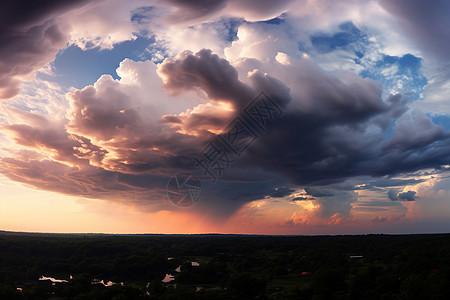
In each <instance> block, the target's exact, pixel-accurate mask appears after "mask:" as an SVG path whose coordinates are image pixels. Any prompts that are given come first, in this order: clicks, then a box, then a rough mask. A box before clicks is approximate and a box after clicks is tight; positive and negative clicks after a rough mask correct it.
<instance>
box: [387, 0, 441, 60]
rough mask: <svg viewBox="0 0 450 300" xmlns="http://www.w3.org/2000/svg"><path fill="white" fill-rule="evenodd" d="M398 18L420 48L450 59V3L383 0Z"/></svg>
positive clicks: (417, 0) (420, 0) (439, 0)
mask: <svg viewBox="0 0 450 300" xmlns="http://www.w3.org/2000/svg"><path fill="white" fill-rule="evenodd" d="M380 4H381V5H382V6H383V7H384V8H385V9H386V10H387V11H388V12H390V13H391V14H393V15H394V16H396V17H397V21H398V23H399V25H400V26H401V28H402V29H403V30H404V31H405V32H406V33H407V34H408V35H409V36H410V37H412V38H413V39H414V40H415V41H416V42H417V44H418V46H419V47H420V48H421V49H423V50H425V51H427V52H429V53H432V54H433V55H435V56H436V57H437V58H439V59H443V60H445V61H447V60H448V59H450V52H449V51H448V49H449V48H450V31H449V30H448V28H450V19H449V18H448V15H449V14H450V3H449V2H448V1H446V0H435V1H423V0H399V1H389V0H380Z"/></svg>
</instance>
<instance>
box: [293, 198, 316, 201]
mask: <svg viewBox="0 0 450 300" xmlns="http://www.w3.org/2000/svg"><path fill="white" fill-rule="evenodd" d="M305 200H314V198H306V197H295V198H294V199H292V200H291V201H305Z"/></svg>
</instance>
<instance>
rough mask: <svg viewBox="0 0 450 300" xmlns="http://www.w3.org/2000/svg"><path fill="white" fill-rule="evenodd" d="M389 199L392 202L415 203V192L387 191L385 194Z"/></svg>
mask: <svg viewBox="0 0 450 300" xmlns="http://www.w3.org/2000/svg"><path fill="white" fill-rule="evenodd" d="M387 195H388V197H389V199H391V200H392V201H415V200H416V192H414V191H407V192H404V193H403V192H402V193H399V192H398V190H389V191H388V193H387Z"/></svg>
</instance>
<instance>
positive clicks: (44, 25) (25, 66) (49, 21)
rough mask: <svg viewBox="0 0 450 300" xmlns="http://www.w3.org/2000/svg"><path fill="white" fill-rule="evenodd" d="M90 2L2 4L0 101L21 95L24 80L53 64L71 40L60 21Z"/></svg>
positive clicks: (49, 1) (7, 1)
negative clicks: (55, 57) (72, 10)
mask: <svg viewBox="0 0 450 300" xmlns="http://www.w3.org/2000/svg"><path fill="white" fill-rule="evenodd" d="M87 2H88V1H56V0H47V1H23V0H19V1H11V0H6V1H2V2H1V3H0V45H1V47H0V99H7V98H11V97H13V96H15V95H17V94H18V93H19V85H20V80H21V79H22V78H21V77H26V76H30V75H32V74H33V72H35V71H36V70H38V69H39V68H41V67H43V66H45V65H46V64H48V63H49V62H51V61H52V60H53V58H54V56H55V54H56V53H57V52H58V50H59V49H61V48H63V47H65V45H66V43H67V42H68V41H69V38H70V37H69V35H68V34H67V28H65V27H64V26H63V25H61V24H60V23H59V22H58V20H57V18H58V17H60V16H61V15H62V14H64V13H65V12H67V11H70V10H71V9H73V8H76V7H80V6H82V5H84V4H85V3H87Z"/></svg>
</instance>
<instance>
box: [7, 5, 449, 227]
mask: <svg viewBox="0 0 450 300" xmlns="http://www.w3.org/2000/svg"><path fill="white" fill-rule="evenodd" d="M119 2H120V3H119ZM401 2H402V1H401ZM380 3H381V6H380ZM399 3H400V2H399ZM400 4H401V3H400ZM400 4H398V3H396V4H391V3H387V2H385V1H367V2H365V4H360V2H358V1H354V0H348V1H340V2H339V3H333V4H329V2H327V1H297V2H295V1H262V2H261V1H231V0H230V1H200V2H192V1H181V0H173V1H167V2H162V1H153V2H149V3H145V4H144V2H141V1H137V2H135V3H134V4H124V3H123V2H122V1H105V2H101V3H98V4H93V3H92V2H86V3H85V2H81V1H80V2H77V3H75V4H73V5H72V6H65V5H63V4H59V2H58V4H56V2H48V4H47V2H46V4H45V5H44V6H42V8H39V10H38V11H33V10H32V9H31V8H30V10H29V12H28V13H27V12H26V11H25V12H23V13H24V15H23V18H15V19H18V20H28V21H26V22H25V21H23V22H22V21H20V22H17V23H14V22H13V21H11V20H10V21H5V27H4V29H1V33H2V34H1V36H0V41H1V42H2V44H4V45H5V46H4V47H3V48H2V50H0V54H2V57H1V58H0V62H1V64H0V68H1V70H2V72H1V74H2V75H0V92H1V93H2V95H0V96H1V97H3V98H9V97H12V96H14V95H15V94H17V93H18V87H19V85H18V84H19V82H20V80H23V79H27V78H31V76H32V75H33V73H34V72H35V71H36V70H38V69H40V68H42V67H43V66H45V65H47V64H48V63H49V62H51V61H52V60H53V58H54V56H55V54H56V53H57V52H58V51H59V50H60V49H62V48H65V47H66V45H67V44H68V43H69V44H73V45H78V46H79V47H80V48H82V49H84V50H86V49H93V48H96V49H97V50H98V51H99V52H101V51H108V50H105V49H113V48H114V47H115V46H116V45H117V44H118V43H120V42H123V41H126V40H133V39H135V38H136V36H137V35H139V34H142V35H147V37H149V36H151V35H154V36H153V39H154V40H155V41H156V46H155V48H154V49H153V50H155V49H156V48H157V51H159V50H161V51H162V52H161V53H163V54H161V53H159V54H161V55H160V56H158V60H155V61H162V62H161V63H159V64H155V63H153V62H152V61H151V60H148V61H140V62H135V61H132V60H130V59H124V60H123V61H122V62H121V64H120V66H119V68H118V69H117V75H118V76H119V77H120V79H114V78H117V77H113V76H111V75H103V76H101V77H100V78H99V79H98V80H97V81H96V83H95V84H93V85H90V86H86V87H84V88H80V89H74V88H72V89H71V90H69V91H68V93H67V95H66V98H65V99H64V100H61V105H60V106H58V108H59V109H60V111H59V113H58V114H57V115H58V117H53V109H52V110H50V109H49V110H40V109H36V108H35V107H32V106H29V105H23V103H20V99H21V98H20V97H18V98H17V99H16V100H15V101H16V102H11V105H10V107H9V110H8V113H9V114H11V115H12V117H11V116H8V117H4V116H3V115H0V119H1V121H2V122H3V123H4V124H2V127H1V130H2V132H3V133H4V134H5V136H7V137H8V138H9V139H10V140H11V141H13V142H14V144H15V145H16V146H17V147H20V148H23V149H25V151H23V149H22V151H19V150H18V149H14V151H13V152H11V153H12V154H11V155H10V156H9V157H6V155H4V157H2V158H1V160H0V171H1V172H2V174H4V175H5V176H7V177H8V178H10V179H12V180H15V181H19V182H23V183H25V184H27V185H30V186H34V187H35V188H38V189H44V190H50V191H56V192H60V193H65V194H70V195H81V196H83V197H91V198H98V199H108V200H116V201H127V197H128V199H130V200H129V201H130V202H132V203H133V204H135V205H142V206H146V205H148V206H149V207H151V208H152V209H154V210H158V209H161V208H164V209H167V206H166V205H165V204H162V203H163V200H164V198H165V189H166V185H167V181H168V179H169V178H170V177H171V176H173V175H176V174H178V173H186V172H187V173H189V172H195V171H199V170H198V169H197V170H196V167H198V164H197V165H196V163H195V161H194V157H196V156H199V155H203V154H205V153H202V149H205V146H207V145H208V142H210V141H213V140H214V139H215V138H217V139H218V136H219V135H221V134H226V133H227V132H226V130H229V129H230V127H227V126H228V125H230V126H232V125H233V123H231V122H232V121H233V120H235V118H236V117H238V116H239V117H242V118H244V119H245V116H246V113H248V112H247V111H246V110H245V108H246V106H247V105H248V104H249V103H251V101H252V100H253V99H254V98H255V96H256V95H258V93H259V92H261V91H264V92H265V95H267V96H268V97H269V98H270V99H271V100H273V101H274V103H276V104H277V106H278V109H280V110H282V111H281V112H280V113H279V114H278V115H277V118H276V119H273V120H271V121H270V122H267V124H268V125H267V126H266V127H264V128H261V127H258V125H255V124H256V123H251V122H249V119H245V120H244V122H249V123H246V126H248V127H250V131H254V132H253V134H254V135H255V136H256V137H257V138H255V140H254V141H253V143H252V144H251V145H250V146H249V147H248V148H247V149H246V151H244V152H243V153H240V154H239V155H235V156H234V157H233V161H232V164H231V167H230V168H229V170H228V169H227V170H226V172H225V171H224V174H223V176H222V177H221V178H219V180H217V182H208V183H206V182H205V185H204V187H203V195H204V199H205V203H204V204H199V205H200V206H201V208H202V209H203V210H204V211H207V212H214V211H216V215H217V216H220V217H227V216H229V215H230V214H234V213H236V211H238V210H239V208H241V207H244V206H245V205H247V204H248V203H249V202H254V201H257V200H260V199H266V200H267V201H272V202H274V203H275V202H277V201H278V202H281V201H283V199H281V198H288V197H289V198H293V199H292V201H285V202H287V203H288V204H289V205H292V206H297V207H299V206H301V205H302V207H306V206H307V205H311V206H314V210H311V211H314V212H313V213H314V214H315V216H317V217H319V218H323V219H326V220H327V221H329V222H331V223H333V224H338V223H342V222H344V221H345V222H352V221H353V220H354V219H353V213H352V210H353V209H354V206H357V204H358V203H359V202H361V203H360V204H361V205H360V206H359V207H360V208H361V211H363V209H366V210H365V211H369V210H370V209H373V210H377V211H382V210H383V209H385V210H389V209H391V208H392V209H393V208H394V207H395V209H398V210H399V211H397V212H399V213H402V211H400V210H401V209H405V207H404V206H403V205H411V204H415V202H417V201H415V200H416V199H419V197H417V195H416V192H415V191H412V190H409V187H408V188H407V187H406V186H407V185H414V184H419V183H423V182H425V181H426V180H428V179H423V178H425V177H424V176H425V175H424V174H423V173H419V171H422V170H425V169H430V170H433V169H435V170H437V169H439V168H442V166H443V165H447V164H448V161H449V159H450V150H449V149H450V135H449V133H448V131H446V130H445V126H441V125H437V124H436V123H435V122H433V119H432V118H431V117H430V116H429V114H428V111H421V110H420V109H418V106H417V105H414V104H413V103H411V101H413V100H414V99H411V97H410V96H409V95H408V94H390V91H397V90H402V86H401V85H402V84H403V82H407V81H408V80H411V78H412V77H414V76H416V75H417V74H413V75H414V76H413V75H411V74H410V73H411V72H410V71H411V68H409V69H408V68H406V67H405V66H402V65H400V64H399V63H397V64H391V65H389V66H386V67H384V66H383V68H381V67H379V66H378V64H381V63H380V62H383V60H387V61H389V60H395V59H397V60H400V59H401V58H405V57H406V58H408V57H409V58H414V61H415V62H416V65H415V66H416V69H414V72H416V73H420V72H421V69H420V66H421V65H420V61H421V59H423V60H424V61H425V60H426V59H427V57H426V55H424V57H421V58H419V57H417V56H414V55H418V54H417V51H415V49H412V50H411V52H413V53H414V55H413V54H409V52H408V51H409V50H410V49H411V48H409V44H404V43H403V42H401V41H400V42H399V43H400V44H401V45H402V47H400V48H396V47H392V48H391V49H390V50H389V51H388V50H386V45H385V44H384V43H386V42H387V41H390V40H393V38H392V36H389V34H388V33H386V36H387V38H386V39H385V40H383V39H380V40H378V38H380V36H384V35H383V34H382V31H383V30H384V29H385V28H384V27H383V26H387V25H379V26H378V25H377V21H376V20H378V19H377V18H378V17H379V18H380V19H379V20H383V21H384V20H388V21H387V22H380V21H378V23H383V24H388V25H389V26H390V25H391V24H394V23H395V24H398V26H400V27H401V28H403V29H404V30H405V31H406V32H408V34H409V35H410V36H412V37H413V39H414V40H415V41H416V42H417V43H418V45H419V44H420V45H419V46H418V48H420V49H424V50H423V53H432V55H434V56H436V57H438V58H439V59H447V58H448V57H447V56H446V55H447V54H445V53H443V52H442V51H441V50H440V49H438V47H437V45H441V46H443V45H445V43H446V42H447V40H448V39H445V38H446V35H447V34H448V32H447V31H446V30H445V29H442V28H439V26H438V25H436V24H435V25H432V26H431V25H430V26H429V27H424V26H423V25H424V24H427V21H428V20H430V18H431V17H430V15H433V14H435V12H436V7H435V6H434V5H431V6H430V11H427V12H426V13H424V14H423V15H418V12H419V11H420V10H422V8H423V5H422V4H421V3H419V2H418V1H413V2H412V4H413V5H412V6H411V7H410V8H408V9H407V10H405V11H400V10H399V7H400V6H399V5H400ZM11 5H12V4H11ZM11 5H10V7H9V10H11V11H15V10H17V14H18V16H19V15H20V14H21V13H22V12H19V10H18V9H17V7H16V6H15V5H12V6H11ZM144 5H145V6H144ZM442 7H444V8H446V7H447V5H445V4H444V5H443V6H442ZM372 8H373V12H371V13H370V14H369V15H368V17H367V20H365V19H364V17H363V16H365V13H368V12H369V11H371V10H370V9H372ZM383 8H384V9H383ZM436 14H437V15H438V17H437V18H438V20H440V19H441V18H442V16H443V14H441V13H437V12H436ZM319 16H326V18H319ZM275 17H277V18H275ZM416 17H417V18H418V19H419V21H420V22H418V23H415V24H414V26H409V24H410V23H412V22H413V21H412V20H414V19H415V18H416ZM272 18H275V19H272ZM396 22H397V23H396ZM443 24H446V22H443ZM447 27H448V26H447ZM421 28H423V29H421ZM394 29H395V30H393V31H394V32H395V34H398V31H397V28H394ZM433 30H435V31H436V32H434V33H430V34H429V31H430V32H431V31H433ZM427 43H428V44H429V45H425V44H427ZM388 46H392V45H391V44H389V45H388ZM158 47H159V48H158ZM183 47H185V48H183ZM203 48H204V49H203ZM210 48H212V49H213V50H211V49H210ZM393 48H395V49H394V50H392V49H393ZM186 49H187V50H194V51H183V50H186ZM405 49H406V50H405ZM150 50H152V49H149V51H150ZM155 51H156V50H155ZM164 51H165V52H164ZM172 52H174V53H172ZM175 52H176V53H175ZM178 52H179V53H178ZM388 52H389V53H390V54H392V52H393V53H395V54H396V55H397V54H398V57H397V56H396V57H394V58H393V57H391V56H389V55H388ZM175 54H176V55H175ZM406 55H409V56H406ZM164 56H168V57H164ZM402 67H405V70H406V71H405V70H400V69H401V68H402ZM377 68H378V69H377ZM363 71H365V72H363ZM400 71H402V72H403V73H402V72H400ZM374 72H375V73H376V72H378V73H382V75H383V76H381V75H380V77H377V76H374V75H373V73H374ZM392 74H396V76H397V75H398V74H400V75H398V77H395V80H396V81H395V85H396V86H395V87H391V86H388V87H387V86H386V84H385V82H387V81H388V79H389V78H390V79H392V78H393V76H391V75H392ZM403 75H404V76H403ZM419 75H420V74H419ZM419 75H417V76H416V77H417V78H421V79H422V77H420V76H419ZM381 77H382V78H383V80H385V81H383V82H381V81H380V80H378V79H379V78H381ZM414 78H415V77H414ZM421 84H422V85H425V84H427V82H426V80H421ZM404 86H406V87H408V86H409V85H408V84H405V85H403V87H404ZM49 89H51V87H49ZM421 90H423V87H420V88H417V89H416V90H414V91H412V92H414V93H416V92H417V93H418V91H421ZM21 96H23V95H21ZM39 96H40V97H41V95H39ZM41 98H42V97H41ZM49 99H50V100H48V101H49V102H51V101H53V100H51V98H49ZM42 101H44V100H42ZM21 104H22V105H21ZM6 106H8V105H6V104H5V106H4V107H6ZM49 106H50V105H49ZM258 109H259V111H258V113H259V114H258V118H260V120H266V119H268V118H270V112H269V111H267V110H264V109H265V108H263V107H259V108H258ZM5 114H6V113H5ZM222 137H223V136H222ZM228 146H229V145H228ZM222 150H223V149H222ZM2 153H5V151H2ZM223 153H226V154H229V153H231V150H230V149H228V148H227V150H223V151H222V152H221V154H223ZM411 172H418V173H416V174H415V177H414V178H412V177H411V178H407V179H398V178H395V179H392V178H393V177H394V176H401V175H404V174H410V173H411ZM430 172H431V171H430ZM422 177H423V178H422ZM427 178H428V177H427ZM400 187H402V188H404V189H403V190H401V189H400ZM387 189H391V191H389V192H388V197H389V198H390V199H391V200H394V201H397V202H396V203H394V204H393V202H392V201H388V199H387V198H386V190H387ZM402 191H405V192H402ZM366 192H367V193H369V192H370V193H372V194H370V196H373V195H374V194H376V193H379V194H377V195H378V196H380V195H381V196H380V197H381V198H383V199H381V198H380V199H381V200H380V199H378V198H377V199H375V198H374V199H372V200H373V202H372V203H369V201H366V202H364V200H361V199H360V198H362V197H363V196H364V197H369V196H368V195H369V194H364V193H366ZM360 193H361V194H362V195H361V196H360ZM418 194H419V195H420V197H421V194H420V192H418ZM311 199H314V201H307V200H311ZM266 200H265V201H266ZM384 200H385V201H384ZM377 201H378V202H377ZM383 201H384V202H383ZM296 202H299V203H300V204H301V205H300V204H298V203H296ZM310 202H314V203H313V204H311V203H310ZM387 202H388V203H389V204H387ZM406 202H412V203H409V204H408V203H407V204H405V203H406ZM389 205H391V206H389ZM290 215H291V216H292V214H290ZM289 220H290V221H289ZM305 220H307V218H306V216H302V217H299V216H295V217H291V218H290V219H288V221H287V222H291V223H289V224H291V225H292V224H294V223H295V224H304V222H305ZM387 220H389V219H388V218H387V217H382V216H379V217H377V218H374V219H373V222H384V221H387ZM286 224H287V223H286Z"/></svg>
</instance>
